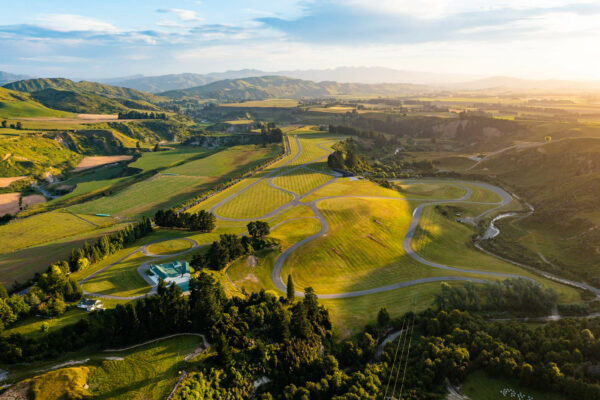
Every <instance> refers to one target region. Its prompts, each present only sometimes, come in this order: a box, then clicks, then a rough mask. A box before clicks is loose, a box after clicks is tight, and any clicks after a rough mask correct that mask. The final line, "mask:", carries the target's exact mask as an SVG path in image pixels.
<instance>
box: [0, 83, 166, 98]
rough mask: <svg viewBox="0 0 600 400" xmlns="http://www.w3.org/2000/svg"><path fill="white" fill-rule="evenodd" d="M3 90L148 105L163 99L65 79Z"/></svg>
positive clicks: (12, 84) (15, 85) (137, 92)
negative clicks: (67, 93) (58, 93)
mask: <svg viewBox="0 0 600 400" xmlns="http://www.w3.org/2000/svg"><path fill="white" fill-rule="evenodd" d="M4 87H5V88H7V89H11V90H17V91H20V92H27V93H33V92H39V91H41V90H45V89H55V90H66V91H70V92H74V93H79V94H90V95H96V96H101V97H106V98H112V99H126V100H140V101H145V102H148V103H160V102H162V101H164V100H165V99H164V98H161V97H159V96H156V95H153V94H150V93H144V92H140V91H139V90H135V89H129V88H123V87H118V86H110V85H105V84H102V83H97V82H88V81H80V82H74V81H72V80H69V79H65V78H39V79H28V80H23V81H17V82H12V83H9V84H7V85H4Z"/></svg>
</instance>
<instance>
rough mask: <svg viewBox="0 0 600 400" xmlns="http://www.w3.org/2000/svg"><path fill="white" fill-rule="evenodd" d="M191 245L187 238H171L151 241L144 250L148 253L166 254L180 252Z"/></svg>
mask: <svg viewBox="0 0 600 400" xmlns="http://www.w3.org/2000/svg"><path fill="white" fill-rule="evenodd" d="M191 247H192V243H191V242H189V241H187V240H182V239H173V240H167V241H164V242H159V243H153V244H151V245H149V246H148V247H147V248H146V250H147V252H148V253H150V254H156V255H168V254H175V253H181V252H182V251H186V250H189V249H190V248H191Z"/></svg>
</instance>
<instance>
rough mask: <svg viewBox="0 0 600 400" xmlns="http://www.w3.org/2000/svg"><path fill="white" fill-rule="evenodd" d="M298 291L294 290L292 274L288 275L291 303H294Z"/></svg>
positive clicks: (288, 290) (288, 296)
mask: <svg viewBox="0 0 600 400" xmlns="http://www.w3.org/2000/svg"><path fill="white" fill-rule="evenodd" d="M295 296H296V291H295V290H294V282H293V281H292V274H289V275H288V279H287V299H288V301H289V302H290V303H291V302H293V301H294V297H295Z"/></svg>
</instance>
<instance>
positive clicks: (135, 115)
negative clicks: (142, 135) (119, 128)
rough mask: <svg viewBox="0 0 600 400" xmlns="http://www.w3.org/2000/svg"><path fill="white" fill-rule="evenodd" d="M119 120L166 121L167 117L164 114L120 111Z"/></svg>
mask: <svg viewBox="0 0 600 400" xmlns="http://www.w3.org/2000/svg"><path fill="white" fill-rule="evenodd" d="M119 119H168V117H167V114H165V113H154V112H141V111H122V112H120V113H119Z"/></svg>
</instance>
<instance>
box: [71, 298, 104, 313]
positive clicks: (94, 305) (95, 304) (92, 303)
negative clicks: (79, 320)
mask: <svg viewBox="0 0 600 400" xmlns="http://www.w3.org/2000/svg"><path fill="white" fill-rule="evenodd" d="M77 308H82V309H84V310H85V311H87V312H91V311H96V310H102V309H103V308H104V305H103V304H102V302H101V301H100V300H94V299H81V301H80V302H79V304H77Z"/></svg>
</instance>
